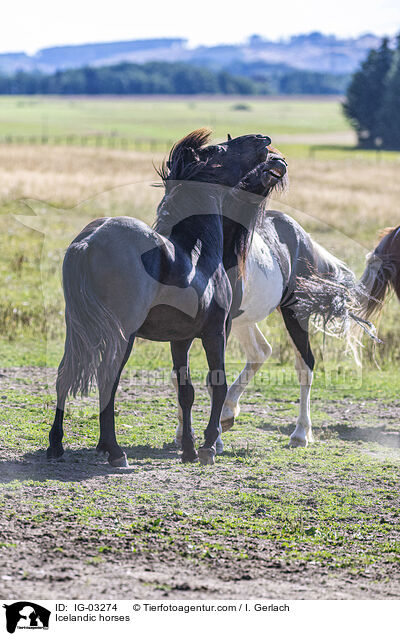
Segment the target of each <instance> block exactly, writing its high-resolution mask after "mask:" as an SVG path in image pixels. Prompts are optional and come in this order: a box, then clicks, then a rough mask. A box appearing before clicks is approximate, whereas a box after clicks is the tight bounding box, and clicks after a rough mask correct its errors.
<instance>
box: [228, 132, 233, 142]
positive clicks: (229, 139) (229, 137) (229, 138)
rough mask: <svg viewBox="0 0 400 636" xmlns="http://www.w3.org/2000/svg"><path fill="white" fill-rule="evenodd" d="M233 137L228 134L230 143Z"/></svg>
mask: <svg viewBox="0 0 400 636" xmlns="http://www.w3.org/2000/svg"><path fill="white" fill-rule="evenodd" d="M231 139H232V137H231V136H230V134H229V133H228V141H231Z"/></svg>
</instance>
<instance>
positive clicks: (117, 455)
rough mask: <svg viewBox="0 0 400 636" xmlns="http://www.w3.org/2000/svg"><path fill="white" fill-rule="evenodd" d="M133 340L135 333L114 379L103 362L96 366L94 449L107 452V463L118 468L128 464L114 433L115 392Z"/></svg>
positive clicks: (98, 451)
mask: <svg viewBox="0 0 400 636" xmlns="http://www.w3.org/2000/svg"><path fill="white" fill-rule="evenodd" d="M134 341H135V334H132V335H131V336H130V338H129V341H128V344H127V347H126V350H125V353H124V355H123V358H122V360H121V363H120V366H119V370H118V373H117V375H116V377H115V379H114V378H111V379H110V378H109V370H108V369H106V368H105V363H104V362H102V363H101V364H100V366H99V368H98V384H99V401H100V437H99V442H98V444H97V447H96V451H97V453H105V454H107V453H108V462H109V464H111V466H115V467H119V468H127V467H128V466H129V464H128V460H127V457H126V453H124V452H123V450H122V448H121V447H120V446H119V445H118V442H117V438H116V435H115V410H114V405H115V394H116V392H117V388H118V384H119V380H120V377H121V373H122V370H123V368H124V366H125V364H126V363H127V361H128V359H129V356H130V354H131V351H132V347H133V343H134Z"/></svg>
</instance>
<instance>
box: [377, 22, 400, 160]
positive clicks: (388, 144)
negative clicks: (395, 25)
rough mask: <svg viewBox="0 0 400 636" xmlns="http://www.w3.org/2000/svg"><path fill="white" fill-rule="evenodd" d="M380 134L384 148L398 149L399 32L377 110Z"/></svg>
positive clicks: (399, 124)
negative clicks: (380, 105)
mask: <svg viewBox="0 0 400 636" xmlns="http://www.w3.org/2000/svg"><path fill="white" fill-rule="evenodd" d="M379 120H380V129H379V132H380V136H381V139H382V145H383V147H384V148H392V149H394V150H399V149H400V34H399V35H398V36H397V47H396V50H395V52H394V55H393V60H392V64H391V67H390V69H389V72H388V73H387V75H386V78H385V90H384V93H383V101H382V107H381V109H380V112H379Z"/></svg>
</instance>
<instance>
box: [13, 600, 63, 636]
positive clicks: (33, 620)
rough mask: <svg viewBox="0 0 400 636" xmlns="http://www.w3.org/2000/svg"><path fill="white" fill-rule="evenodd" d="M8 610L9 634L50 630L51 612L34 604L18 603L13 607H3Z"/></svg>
mask: <svg viewBox="0 0 400 636" xmlns="http://www.w3.org/2000/svg"><path fill="white" fill-rule="evenodd" d="M3 607H4V608H5V610H6V627H7V631H8V633H9V634H14V632H15V630H16V629H48V628H49V618H50V614H51V612H50V610H48V609H46V608H45V607H42V606H41V605H37V603H32V601H18V602H17V603H12V604H11V605H3Z"/></svg>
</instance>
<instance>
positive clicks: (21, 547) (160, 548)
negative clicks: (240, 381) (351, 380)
mask: <svg viewBox="0 0 400 636" xmlns="http://www.w3.org/2000/svg"><path fill="white" fill-rule="evenodd" d="M0 381H1V385H0V386H1V388H0V393H1V392H4V393H6V392H8V391H10V390H20V389H21V388H22V387H23V389H24V391H27V392H32V393H33V394H36V393H38V392H40V391H43V386H44V383H46V382H47V381H48V375H47V374H45V373H44V370H43V369H37V368H29V369H28V368H26V369H24V370H22V369H21V368H18V369H7V371H4V370H3V371H2V372H1V376H0ZM123 388H124V387H123ZM7 395H10V394H9V393H7ZM1 397H3V398H4V396H1ZM163 398H165V399H166V400H171V399H173V395H172V393H171V389H170V388H161V389H160V388H157V389H153V393H150V394H149V395H146V399H147V400H160V399H163ZM249 398H250V396H249V394H248V395H247V397H246V396H244V399H243V413H244V414H246V413H250V412H251V409H252V406H251V404H249ZM8 399H9V398H8ZM0 404H1V403H0ZM3 406H4V404H3ZM319 406H320V407H321V405H319ZM313 407H314V408H316V409H318V403H315V402H314V403H313ZM15 408H18V406H17V403H16V404H15ZM20 408H24V406H22V407H20ZM266 409H268V413H269V415H271V412H272V413H273V415H274V421H277V422H278V424H279V418H280V417H281V418H282V427H281V428H280V432H281V433H283V434H286V433H287V431H286V430H285V427H284V425H283V421H284V419H285V418H284V417H283V416H282V415H281V414H280V413H281V412H280V405H279V404H278V403H276V402H274V403H271V404H269V405H268V406H266ZM271 409H272V411H271ZM324 409H325V410H326V412H327V414H328V415H329V418H330V419H329V421H330V422H331V423H332V424H331V429H330V433H329V435H335V436H336V438H339V440H343V441H344V442H345V441H346V440H347V441H349V440H350V441H351V442H352V443H357V442H360V441H361V442H362V441H363V440H364V441H365V440H372V441H377V442H378V443H379V444H381V446H382V448H385V447H388V448H391V449H395V448H398V447H400V429H399V425H398V423H399V422H400V401H398V402H393V403H391V404H383V403H380V402H379V401H373V400H364V401H363V402H362V403H354V402H352V401H351V400H336V401H333V400H332V401H331V402H330V403H329V404H325V405H324ZM367 416H368V417H367ZM366 418H367V420H368V422H370V421H373V420H374V418H375V420H376V422H377V423H376V424H375V425H374V426H369V425H366V424H365V422H366ZM171 422H172V417H171ZM335 422H336V423H335ZM349 422H351V426H350V425H349ZM94 424H95V425H96V423H95V422H94ZM238 426H239V425H238ZM289 428H290V427H289ZM172 432H173V427H172V424H171V439H172ZM271 434H272V433H271V432H270V431H268V427H264V435H268V436H269V435H271ZM318 434H319V436H320V439H323V438H324V436H325V437H326V436H327V432H326V430H325V433H324V430H323V427H322V428H321V427H320V428H318V427H317V436H318ZM328 437H329V436H328ZM156 446H157V445H155V446H154V447H153V446H148V445H145V444H143V445H132V446H130V447H128V448H126V446H125V448H126V450H127V454H128V458H129V461H130V468H129V469H113V468H111V467H109V466H108V465H107V464H106V463H105V462H104V460H103V459H102V458H99V457H97V456H96V455H95V453H94V450H92V449H90V448H86V444H85V442H82V441H81V442H80V444H78V445H77V447H76V448H74V447H73V445H72V448H70V449H69V450H67V452H66V454H65V461H64V462H59V463H47V462H46V461H45V457H44V449H42V450H38V451H36V452H21V449H18V448H11V449H10V448H9V449H7V448H3V449H2V451H1V462H0V482H1V487H2V495H3V504H4V506H3V508H2V510H3V512H4V514H2V515H1V517H0V539H1V544H0V545H1V548H0V596H1V597H2V598H23V597H26V598H35V599H41V598H46V599H49V598H50V599H60V598H77V599H78V598H81V599H91V598H96V599H100V598H104V599H125V598H126V599H128V598H129V599H132V598H140V599H145V598H169V599H185V598H187V599H193V598H202V599H216V598H250V599H251V598H270V599H278V598H280V599H316V598H317V599H390V598H397V599H398V598H400V574H399V571H398V563H396V562H393V563H391V564H390V563H387V564H386V565H385V568H384V571H383V570H382V569H381V566H379V564H378V565H377V564H371V566H370V567H369V568H367V569H365V570H364V571H363V572H360V571H353V570H352V568H345V569H336V570H335V569H332V568H329V567H326V565H325V564H323V563H321V562H320V561H313V560H308V561H307V560H305V561H301V560H298V559H295V560H293V561H292V562H291V561H290V560H287V559H285V558H283V553H282V545H281V544H280V542H279V541H273V540H271V539H268V538H263V537H260V536H257V535H256V534H252V533H251V532H249V534H248V535H247V534H246V533H245V532H243V533H240V532H239V533H237V534H236V535H235V536H229V535H228V536H227V537H226V541H225V543H224V549H222V550H215V551H213V550H212V549H210V552H209V554H208V555H206V558H202V559H198V558H190V555H189V556H188V551H190V549H193V550H194V553H195V549H196V542H201V541H204V537H203V536H202V530H201V526H198V525H196V526H193V528H194V529H193V528H192V534H191V535H190V537H188V536H186V530H185V528H186V527H187V526H184V527H182V530H181V531H180V530H179V524H181V521H182V517H180V516H177V515H176V513H175V512H174V510H175V507H174V506H171V501H175V502H176V503H177V504H180V505H181V509H182V510H184V513H182V514H183V515H184V516H185V517H186V518H189V521H190V518H191V516H193V519H194V521H196V520H197V515H198V513H199V505H201V502H202V497H203V493H204V502H208V503H207V505H209V499H207V500H206V498H205V497H206V495H207V497H208V496H209V495H210V493H211V495H212V493H213V489H215V496H216V497H217V496H218V493H220V492H223V491H224V489H226V490H227V491H232V490H235V491H237V490H240V491H243V492H246V491H247V490H248V489H249V488H250V482H251V480H252V479H253V474H252V470H253V468H252V465H251V464H249V465H246V464H245V463H244V464H241V465H240V466H239V468H238V469H236V468H235V466H233V467H232V466H229V465H227V464H224V463H222V462H221V461H219V462H217V464H216V465H215V466H214V467H212V468H200V467H199V466H198V465H191V466H182V464H181V463H180V460H179V453H178V452H177V451H176V449H174V448H173V446H172V444H167V443H164V444H163V445H159V447H156ZM325 452H328V449H325ZM363 452H368V449H364V450H363ZM228 455H229V453H228ZM296 466H297V468H296ZM293 470H294V476H293V475H292V477H293V479H292V480H291V481H290V483H288V482H286V480H285V474H284V473H283V472H282V471H274V470H271V471H270V473H269V474H268V472H266V473H265V474H264V475H263V482H262V487H263V488H267V486H273V488H274V489H275V490H276V492H278V493H279V492H281V490H282V489H289V490H290V489H293V490H295V489H299V488H300V489H303V494H305V495H307V496H308V497H309V502H310V504H309V505H310V506H311V507H312V506H313V499H312V498H313V488H315V487H316V484H315V483H314V484H313V480H312V475H310V474H309V470H308V468H307V465H305V464H301V462H300V463H299V464H295V467H294V469H293ZM340 479H342V477H340V478H339V477H338V478H337V482H336V483H335V475H334V474H333V473H332V472H331V471H328V472H325V473H324V472H322V473H321V476H320V480H319V483H318V484H317V485H318V487H321V485H322V486H326V487H327V488H330V487H331V486H332V487H334V486H339V487H340ZM248 483H249V486H247V484H248ZM16 484H17V486H16ZM378 485H379V484H378ZM346 486H347V487H354V489H356V490H357V489H358V490H359V491H362V490H363V488H364V484H363V476H362V475H361V474H358V473H357V471H356V470H355V471H354V472H352V473H350V472H349V473H347V478H346ZM66 489H73V494H72V495H71V497H72V499H71V498H70V499H69V500H68V501H67V500H64V499H63V497H64V495H65V493H66ZM74 489H75V490H74ZM94 492H96V493H100V494H101V493H102V492H105V493H107V499H106V500H104V501H105V503H104V508H105V510H106V511H107V514H106V515H104V516H103V515H102V514H101V512H102V509H101V507H100V508H98V509H97V510H95V511H94V512H93V516H91V517H90V522H89V523H86V522H85V523H82V519H81V518H79V516H77V513H76V509H75V508H73V507H72V508H71V503H70V502H71V501H74V497H76V498H77V500H79V501H75V504H76V505H78V506H81V509H83V508H84V507H85V504H86V499H85V497H86V496H87V497H88V498H90V496H91V495H92V493H94ZM68 493H70V490H68ZM137 493H140V494H141V495H142V496H143V502H142V503H141V502H140V500H138V499H137V498H136V499H132V498H131V496H132V495H133V494H137ZM166 493H167V494H168V503H166V502H165V500H164V495H165V494H166ZM158 494H159V495H160V496H159V498H158ZM192 494H193V498H192ZM124 495H126V500H125V499H124ZM146 495H147V496H148V497H149V498H148V499H146V497H145V496H146ZM99 496H100V495H99ZM388 498H389V495H388ZM191 499H192V501H191ZM43 500H45V504H46V502H47V506H46V505H45V511H46V515H45V516H43V515H44V512H43ZM36 501H38V502H39V503H40V504H42V508H40V510H41V512H40V513H39V514H37V513H36V512H35V514H34V511H36V508H37V507H36V503H35V502H36ZM124 501H126V505H125V503H124ZM68 502H69V503H68ZM98 513H99V514H98ZM90 514H91V515H92V512H91V513H90ZM96 514H97V518H96ZM179 514H181V513H179ZM216 514H217V517H216V519H217V521H218V513H216ZM254 514H255V515H256V516H257V515H263V514H265V511H264V510H263V509H260V511H258V510H256V511H255V513H254ZM40 515H42V516H41V517H40ZM376 515H377V516H378V517H382V518H383V519H384V522H385V523H386V522H387V523H389V521H390V520H388V518H387V517H388V515H387V514H386V513H385V511H384V510H383V509H377V510H376ZM160 516H161V517H162V521H161V522H160V521H159V519H160ZM385 516H386V518H385ZM93 519H94V520H95V521H93ZM184 521H185V520H184ZM136 522H137V523H139V526H137V525H136V526H135V523H136ZM145 522H146V523H148V524H150V523H152V522H153V523H154V524H155V525H157V524H159V527H158V530H157V531H154V529H152V528H150V530H149V528H148V527H147V526H146V525H145V526H143V523H145ZM391 522H392V523H393V524H396V525H393V536H395V537H397V538H398V536H399V525H398V520H396V519H392V520H391ZM141 523H142V525H140V524H141ZM185 523H186V521H185ZM121 527H123V528H124V529H125V530H124V532H119V530H120V528H121ZM138 527H141V528H143V527H144V528H145V529H147V533H148V534H147V539H146V545H145V547H143V545H141V544H140V537H139V539H138V532H139V531H138V530H137V528H138ZM126 529H128V530H126ZM171 537H173V541H172V540H171ZM103 544H104V545H105V547H104V550H103V551H102V552H99V546H101V545H103ZM191 544H193V546H194V547H193V546H192V547H191ZM10 546H12V548H11V549H6V548H7V547H10ZM134 546H136V547H134ZM305 549H307V548H305ZM232 550H233V551H234V552H235V554H238V553H240V550H243V551H244V550H245V551H246V554H247V557H246V558H245V559H237V558H232V557H231V552H232ZM96 555H97V556H96ZM99 555H100V556H99Z"/></svg>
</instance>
